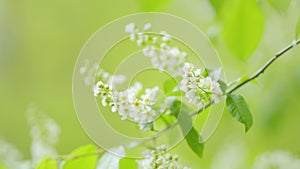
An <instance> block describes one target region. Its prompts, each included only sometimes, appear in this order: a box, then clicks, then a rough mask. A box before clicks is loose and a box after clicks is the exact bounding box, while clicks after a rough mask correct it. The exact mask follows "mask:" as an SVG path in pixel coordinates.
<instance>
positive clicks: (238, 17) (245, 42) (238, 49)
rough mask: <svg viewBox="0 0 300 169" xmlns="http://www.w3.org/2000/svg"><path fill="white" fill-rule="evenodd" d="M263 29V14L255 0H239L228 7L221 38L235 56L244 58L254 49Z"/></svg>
mask: <svg viewBox="0 0 300 169" xmlns="http://www.w3.org/2000/svg"><path fill="white" fill-rule="evenodd" d="M263 31H264V18H263V14H262V12H261V10H260V8H259V6H258V4H257V2H256V0H240V1H239V3H237V4H236V5H235V7H232V6H230V9H229V8H228V15H227V17H226V19H225V23H224V29H223V32H222V34H223V38H224V41H225V43H226V44H227V46H228V48H229V49H230V50H231V51H232V53H233V54H235V55H236V56H237V57H239V58H241V59H244V60H246V59H247V58H248V57H249V56H250V55H251V54H252V53H253V52H254V50H255V49H256V47H257V45H258V43H259V41H260V39H261V37H262V34H263Z"/></svg>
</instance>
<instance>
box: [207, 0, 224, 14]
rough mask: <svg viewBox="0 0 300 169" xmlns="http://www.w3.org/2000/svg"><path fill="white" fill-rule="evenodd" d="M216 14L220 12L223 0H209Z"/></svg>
mask: <svg viewBox="0 0 300 169" xmlns="http://www.w3.org/2000/svg"><path fill="white" fill-rule="evenodd" d="M209 2H210V4H211V5H212V7H213V8H214V9H215V11H216V13H217V14H218V15H220V14H221V12H222V9H223V6H224V2H225V0H209Z"/></svg>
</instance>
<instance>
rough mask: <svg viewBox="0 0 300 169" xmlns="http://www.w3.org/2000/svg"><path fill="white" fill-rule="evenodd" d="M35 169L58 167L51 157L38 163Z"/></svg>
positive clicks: (56, 168) (53, 168)
mask: <svg viewBox="0 0 300 169" xmlns="http://www.w3.org/2000/svg"><path fill="white" fill-rule="evenodd" d="M0 169H1V167H0ZM35 169H58V166H57V164H56V161H55V159H53V158H51V157H46V158H44V159H42V160H41V161H40V162H39V163H38V165H37V166H36V167H35Z"/></svg>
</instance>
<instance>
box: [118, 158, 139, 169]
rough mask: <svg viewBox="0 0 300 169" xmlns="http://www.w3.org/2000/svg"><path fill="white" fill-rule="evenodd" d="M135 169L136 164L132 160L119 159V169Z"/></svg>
mask: <svg viewBox="0 0 300 169" xmlns="http://www.w3.org/2000/svg"><path fill="white" fill-rule="evenodd" d="M128 168H130V169H137V168H138V164H137V162H136V161H135V159H133V158H121V159H120V161H119V169H128Z"/></svg>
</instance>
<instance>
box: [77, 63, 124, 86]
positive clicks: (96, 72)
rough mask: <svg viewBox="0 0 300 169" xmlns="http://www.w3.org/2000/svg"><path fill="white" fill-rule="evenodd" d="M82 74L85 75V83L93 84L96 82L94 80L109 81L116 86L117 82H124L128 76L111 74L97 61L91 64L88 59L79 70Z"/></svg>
mask: <svg viewBox="0 0 300 169" xmlns="http://www.w3.org/2000/svg"><path fill="white" fill-rule="evenodd" d="M79 72H80V74H82V75H84V83H85V84H86V85H91V84H93V83H94V80H95V79H96V80H97V81H103V82H107V83H108V84H111V85H112V87H115V85H117V84H122V83H124V82H125V80H126V77H125V76H124V75H118V74H115V75H111V74H110V73H108V72H106V71H104V70H103V69H101V68H99V65H98V64H97V63H94V64H90V62H89V61H86V62H85V64H84V66H82V67H81V68H80V70H79Z"/></svg>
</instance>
